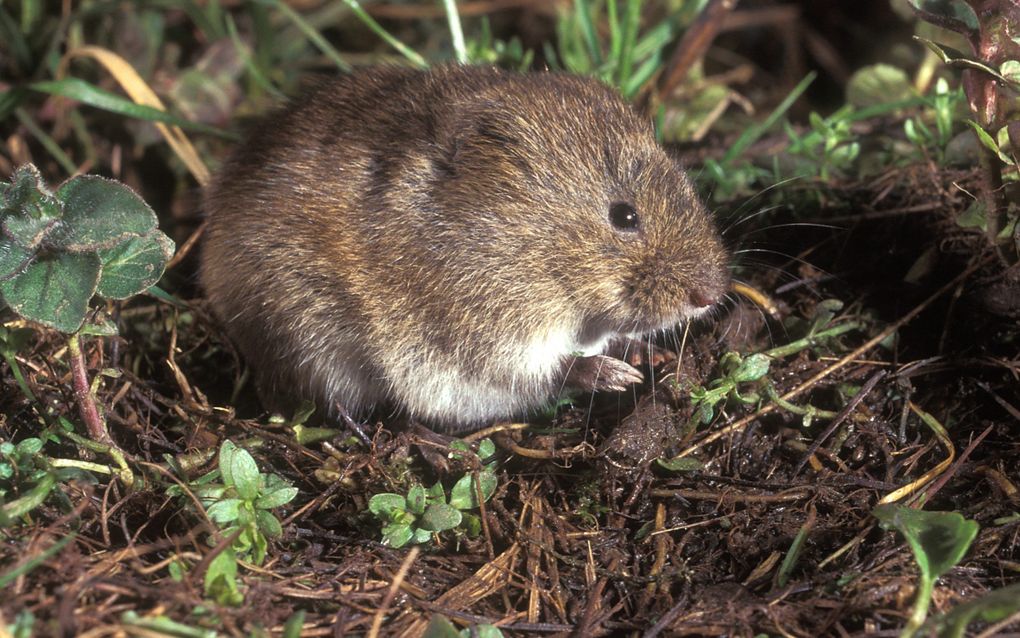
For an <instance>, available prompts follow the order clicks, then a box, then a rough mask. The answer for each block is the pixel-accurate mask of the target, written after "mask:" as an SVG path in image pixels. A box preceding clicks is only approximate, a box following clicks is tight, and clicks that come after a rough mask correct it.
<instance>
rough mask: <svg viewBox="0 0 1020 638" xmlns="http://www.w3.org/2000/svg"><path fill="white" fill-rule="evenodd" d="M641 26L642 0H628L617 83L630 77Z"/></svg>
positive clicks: (617, 68)
mask: <svg viewBox="0 0 1020 638" xmlns="http://www.w3.org/2000/svg"><path fill="white" fill-rule="evenodd" d="M640 26H641V0H627V8H626V13H624V15H623V28H622V29H621V32H622V35H621V41H620V57H619V62H618V63H617V65H616V85H617V86H621V87H622V86H623V84H624V83H625V82H626V81H627V80H628V79H630V70H631V68H632V66H633V63H634V42H635V41H636V40H637V32H638V27H640Z"/></svg>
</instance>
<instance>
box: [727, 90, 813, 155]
mask: <svg viewBox="0 0 1020 638" xmlns="http://www.w3.org/2000/svg"><path fill="white" fill-rule="evenodd" d="M816 76H817V73H815V72H814V71H812V72H811V73H808V74H807V75H806V76H804V79H803V80H801V81H800V83H798V84H797V86H795V87H793V90H792V91H790V94H789V95H787V96H786V97H785V98H784V99H783V101H782V102H780V103H779V106H777V107H776V108H775V110H774V111H772V113H770V114H769V116H768V117H767V118H765V121H764V122H762V123H760V124H757V125H755V126H752V127H751V128H749V129H747V130H746V131H744V134H743V135H741V136H740V137H738V138H737V141H736V142H734V143H733V146H731V147H730V150H728V151H726V155H724V156H723V158H722V161H721V162H719V163H720V165H722V166H723V167H724V168H725V167H727V166H729V165H730V164H732V163H733V160H735V159H737V158H738V157H740V154H741V153H743V152H744V151H746V150H747V149H748V147H750V146H751V145H752V144H754V143H755V142H756V141H758V138H760V137H761V136H762V135H764V134H765V131H767V130H769V129H770V128H772V127H773V126H774V125H775V123H776V122H777V121H779V118H781V117H782V116H783V114H784V113H786V112H787V111H788V110H790V107H791V106H793V103H794V102H796V101H797V98H799V97H800V96H801V95H803V94H804V91H806V90H807V88H808V87H809V86H810V85H811V83H812V82H814V81H815V77H816Z"/></svg>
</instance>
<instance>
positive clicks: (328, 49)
mask: <svg viewBox="0 0 1020 638" xmlns="http://www.w3.org/2000/svg"><path fill="white" fill-rule="evenodd" d="M261 2H268V3H269V4H271V5H273V6H274V7H276V9H277V10H278V11H279V12H280V13H282V14H283V15H284V16H286V17H287V19H288V20H290V21H291V22H293V23H294V25H295V26H296V27H297V28H298V29H300V30H301V33H304V34H305V37H307V38H308V40H309V41H310V42H311V43H312V44H314V45H315V48H317V49H318V50H319V51H322V54H323V55H325V56H326V57H327V58H329V59H330V60H332V62H333V64H335V65H336V67H337V68H338V69H340V70H341V71H344V72H350V71H351V65H350V64H348V63H347V62H346V61H344V59H343V57H341V56H340V52H339V51H337V50H336V49H335V48H334V47H333V45H332V44H330V43H329V42H327V41H326V38H324V37H322V34H321V33H319V32H318V31H316V30H315V27H313V26H312V25H310V24H308V21H307V20H305V19H304V18H302V17H301V14H299V13H298V12H297V11H294V10H293V9H291V8H290V7H288V6H287V4H286V3H284V2H282V1H281V0H261ZM348 4H349V3H348ZM359 8H360V7H359Z"/></svg>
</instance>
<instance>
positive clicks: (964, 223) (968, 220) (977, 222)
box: [956, 199, 988, 230]
mask: <svg viewBox="0 0 1020 638" xmlns="http://www.w3.org/2000/svg"><path fill="white" fill-rule="evenodd" d="M987 223H988V208H987V207H986V206H985V205H984V204H983V203H982V202H981V200H978V199H975V200H974V201H973V202H971V204H970V206H968V207H967V209H966V210H964V211H963V212H962V213H959V214H958V215H957V216H956V225H957V226H959V227H960V228H979V229H981V230H984V229H985V227H986V225H987Z"/></svg>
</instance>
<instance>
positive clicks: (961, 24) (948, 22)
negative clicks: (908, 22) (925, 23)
mask: <svg viewBox="0 0 1020 638" xmlns="http://www.w3.org/2000/svg"><path fill="white" fill-rule="evenodd" d="M908 2H910V4H911V6H913V7H914V9H916V10H918V11H920V12H922V14H925V13H926V14H929V15H928V16H922V17H924V18H925V19H927V20H929V21H931V22H934V23H935V24H937V25H938V26H941V27H945V28H947V29H952V30H954V31H957V32H959V33H969V32H974V31H977V30H978V29H979V28H980V24H979V22H978V17H977V14H976V13H974V9H972V8H970V6H968V5H967V3H966V2H962V1H961V0H908ZM929 16H930V17H929ZM931 18H935V20H932V19H931Z"/></svg>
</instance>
